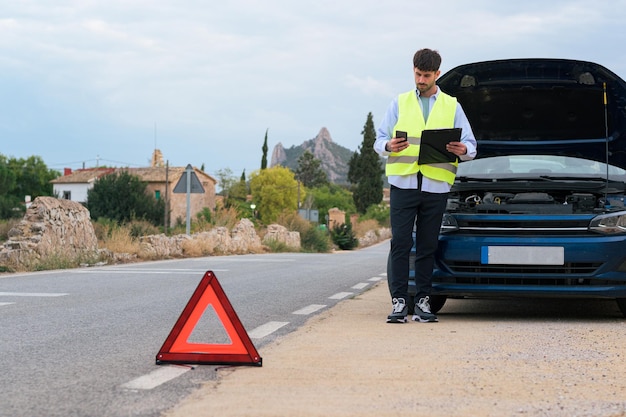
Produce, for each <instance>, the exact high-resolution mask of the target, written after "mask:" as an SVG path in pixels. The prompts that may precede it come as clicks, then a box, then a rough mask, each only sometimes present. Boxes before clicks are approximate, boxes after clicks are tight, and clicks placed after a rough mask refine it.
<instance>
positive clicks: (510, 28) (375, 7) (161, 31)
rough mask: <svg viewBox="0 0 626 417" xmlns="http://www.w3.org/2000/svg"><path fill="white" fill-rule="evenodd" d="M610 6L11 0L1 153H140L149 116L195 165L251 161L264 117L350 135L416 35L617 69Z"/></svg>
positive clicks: (419, 42) (6, 18) (478, 55)
mask: <svg viewBox="0 0 626 417" xmlns="http://www.w3.org/2000/svg"><path fill="white" fill-rule="evenodd" d="M625 18H626V1H624V0H617V1H609V0H599V1H596V2H594V3H593V4H591V3H589V2H582V1H578V0H576V1H571V0H568V1H566V0H556V1H550V2H547V1H545V0H543V1H539V0H528V1H526V2H524V3H519V2H503V1H499V0H475V1H473V2H471V3H468V2H466V1H460V0H458V1H455V0H441V1H440V2H438V3H437V4H436V7H426V6H425V5H424V4H423V3H420V2H415V1H413V0H390V1H388V2H380V1H378V0H359V1H357V0H345V1H336V0H320V1H318V2H315V3H303V2H293V1H288V0H266V1H263V2H261V1H258V0H232V1H230V2H219V3H215V2H213V3H211V4H209V3H206V2H203V1H198V0H179V1H176V2H175V1H171V0H151V1H148V0H133V1H131V2H129V1H126V0H110V1H107V2H95V1H85V0H59V1H55V2H34V1H31V2H10V3H7V4H6V5H3V18H0V75H1V77H0V93H1V94H2V96H3V102H0V136H2V137H3V138H4V137H7V138H11V140H8V141H3V142H4V143H3V144H2V147H0V153H3V154H9V155H15V156H30V155H31V154H32V152H33V151H36V152H37V153H38V154H39V155H40V156H42V157H43V159H44V161H46V162H47V163H49V164H52V163H61V162H64V161H80V160H85V159H89V160H90V159H93V158H94V157H95V156H96V155H98V154H99V155H100V156H101V157H103V158H106V159H110V160H113V161H126V162H130V163H133V164H137V165H139V164H144V163H145V162H146V161H147V160H149V157H150V154H151V152H152V148H153V147H154V145H155V138H154V136H155V132H154V130H155V129H154V126H155V124H156V126H157V132H156V133H157V134H156V136H157V140H156V142H157V146H159V147H161V148H162V150H163V152H164V154H165V158H166V159H169V160H170V161H171V163H172V164H176V165H181V166H184V165H186V164H187V163H193V164H194V165H197V166H199V165H201V163H205V165H206V166H207V167H209V168H208V169H209V170H217V169H220V168H226V167H230V168H231V169H232V170H233V171H234V172H236V173H239V172H240V171H241V170H242V169H243V168H247V172H250V171H251V170H252V169H256V168H257V167H258V164H259V161H260V157H261V155H260V147H261V145H262V140H263V137H264V133H265V130H266V129H267V128H269V136H268V139H269V145H270V152H271V148H272V146H274V145H275V144H276V143H278V142H282V143H283V145H285V146H287V147H289V146H291V145H294V144H299V143H301V142H302V141H304V140H308V139H311V138H313V137H314V136H315V135H316V134H317V133H318V132H319V130H320V128H321V127H327V128H328V129H329V131H330V132H331V135H332V137H333V140H335V141H336V142H338V143H339V144H341V145H342V146H345V147H348V148H349V149H353V150H356V149H357V147H358V146H359V145H360V143H361V140H362V137H361V135H360V132H361V130H362V127H363V125H364V122H365V120H366V116H367V114H368V113H369V112H372V113H373V115H374V120H375V121H378V120H379V119H380V118H381V117H382V116H383V113H384V111H385V109H386V107H387V105H388V103H389V101H390V100H391V98H392V97H393V96H394V95H396V94H397V93H399V92H401V91H406V90H407V89H409V88H411V87H412V84H413V80H412V75H411V58H412V55H413V53H414V52H415V50H417V49H419V48H421V47H431V48H435V49H438V50H439V51H440V52H441V53H442V56H443V66H442V70H443V71H446V70H448V69H450V68H452V67H454V66H456V65H461V64H465V63H467V62H472V61H478V60H485V59H501V58H512V57H523V56H545V57H548V56H556V57H564V58H576V59H587V60H591V61H596V62H599V63H601V64H603V65H605V66H607V67H608V68H610V69H612V70H613V71H615V72H616V73H618V74H622V75H626V58H623V57H622V54H620V53H619V52H618V51H617V50H616V47H617V45H619V42H618V40H619V39H623V38H624V32H625V29H623V28H622V24H621V23H622V22H623V21H624V20H625ZM610 46H613V47H610ZM233 143H234V144H236V145H235V146H236V150H235V151H233ZM33 144H35V145H36V146H33Z"/></svg>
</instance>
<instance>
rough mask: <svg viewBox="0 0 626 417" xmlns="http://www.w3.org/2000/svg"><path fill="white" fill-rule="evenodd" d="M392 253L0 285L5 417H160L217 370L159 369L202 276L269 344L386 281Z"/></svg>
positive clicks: (1, 411) (95, 273)
mask: <svg viewBox="0 0 626 417" xmlns="http://www.w3.org/2000/svg"><path fill="white" fill-rule="evenodd" d="M387 251H388V243H381V244H378V245H375V246H373V247H370V248H366V249H362V250H359V251H350V252H340V253H334V254H300V253H287V254H264V255H244V256H222V257H207V258H194V259H184V260H170V261H158V262H145V263H138V264H128V265H120V266H109V267H98V268H84V269H75V270H63V271H50V272H37V273H28V274H5V275H2V276H0V328H1V329H2V337H1V338H0V369H1V370H2V379H1V380H0V416H1V417H20V416H29V417H30V416H47V417H54V416H64V417H69V416H80V417H87V416H98V417H107V416H116V417H117V416H159V415H160V414H161V413H162V412H163V411H164V410H167V409H170V408H171V407H173V406H174V405H176V404H177V403H178V402H179V401H180V400H181V399H182V398H184V397H185V396H186V395H187V394H189V393H190V392H192V391H193V390H194V389H196V388H198V387H199V386H200V384H201V383H203V382H205V381H208V380H211V379H214V378H215V377H216V371H215V366H197V367H195V369H193V371H189V368H185V367H180V366H170V365H161V366H157V365H155V356H156V354H157V352H158V350H159V348H160V347H161V345H162V344H163V342H164V341H165V339H166V338H167V336H168V334H169V333H170V331H171V329H172V327H173V325H174V323H175V322H176V320H177V319H178V317H179V316H180V314H181V312H182V310H183V308H184V307H185V305H186V304H187V302H188V301H189V298H190V297H191V295H192V294H193V292H194V290H195V288H196V287H197V285H198V283H199V282H200V280H201V279H202V277H203V275H204V273H205V272H206V271H208V270H211V271H213V272H214V273H215V275H216V277H217V278H218V280H219V283H220V284H221V286H222V287H223V289H224V292H225V293H226V295H227V297H228V299H229V301H230V303H231V304H232V306H233V307H234V309H235V311H236V313H237V315H238V317H239V318H240V320H241V322H242V324H243V325H244V327H245V328H246V330H247V332H248V334H249V335H250V337H251V338H252V341H253V343H254V344H255V347H256V348H257V350H258V351H259V353H260V355H261V356H263V346H264V345H266V344H268V343H270V342H272V341H273V340H274V339H275V338H277V337H280V336H282V335H285V334H287V333H290V332H292V331H294V330H296V329H297V328H298V327H300V326H301V325H302V324H303V323H305V322H306V320H307V319H308V318H309V317H311V315H315V314H317V313H318V312H320V311H324V310H326V309H328V308H330V307H332V306H333V305H335V304H336V303H337V302H339V301H341V300H342V299H345V298H347V297H351V296H353V295H355V294H358V293H360V292H362V291H364V290H365V289H367V288H368V287H369V286H371V285H372V284H373V283H374V282H376V281H377V280H380V279H381V278H380V277H381V274H382V273H384V270H385V265H386V258H387Z"/></svg>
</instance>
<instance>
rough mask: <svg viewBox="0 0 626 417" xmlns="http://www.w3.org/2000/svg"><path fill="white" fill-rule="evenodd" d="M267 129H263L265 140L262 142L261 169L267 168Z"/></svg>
mask: <svg viewBox="0 0 626 417" xmlns="http://www.w3.org/2000/svg"><path fill="white" fill-rule="evenodd" d="M268 130H269V129H265V141H264V142H263V148H261V149H262V150H263V157H262V158H261V169H265V168H267V131H268Z"/></svg>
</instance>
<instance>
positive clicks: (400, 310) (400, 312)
mask: <svg viewBox="0 0 626 417" xmlns="http://www.w3.org/2000/svg"><path fill="white" fill-rule="evenodd" d="M392 301H393V310H391V314H390V315H389V316H387V323H406V321H407V320H406V316H407V314H409V307H408V306H407V305H406V302H405V301H404V298H394V299H393V300H392Z"/></svg>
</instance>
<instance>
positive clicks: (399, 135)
mask: <svg viewBox="0 0 626 417" xmlns="http://www.w3.org/2000/svg"><path fill="white" fill-rule="evenodd" d="M396 137H397V138H402V140H401V141H400V142H404V141H405V140H407V134H406V132H403V131H402V130H396Z"/></svg>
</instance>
